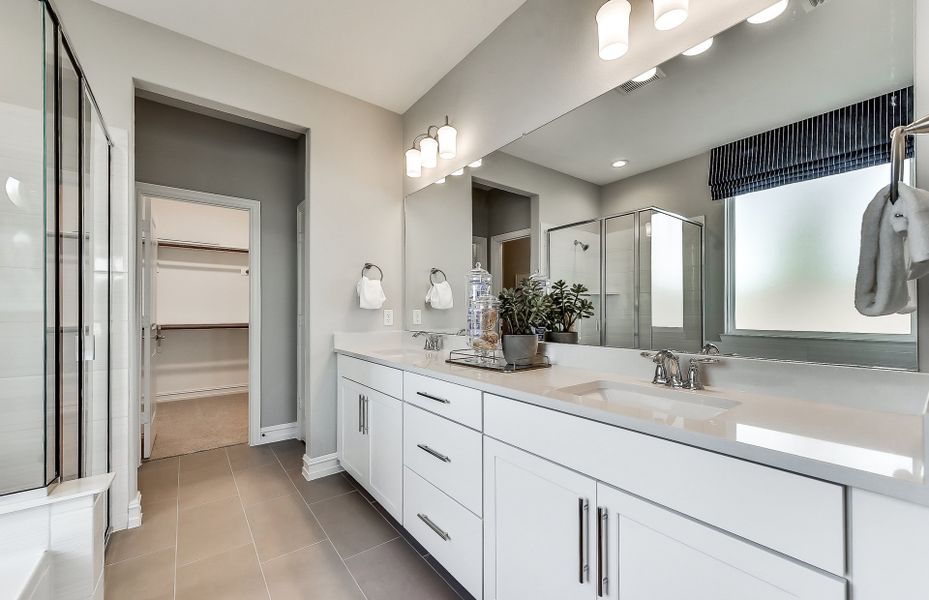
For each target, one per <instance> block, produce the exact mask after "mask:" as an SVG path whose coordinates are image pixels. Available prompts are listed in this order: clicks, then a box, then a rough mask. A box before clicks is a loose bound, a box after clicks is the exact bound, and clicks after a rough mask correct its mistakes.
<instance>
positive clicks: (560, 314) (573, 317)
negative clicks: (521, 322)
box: [545, 279, 594, 344]
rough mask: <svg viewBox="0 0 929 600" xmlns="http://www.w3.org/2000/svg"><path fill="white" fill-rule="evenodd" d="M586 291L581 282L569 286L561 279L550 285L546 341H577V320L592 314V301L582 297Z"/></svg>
mask: <svg viewBox="0 0 929 600" xmlns="http://www.w3.org/2000/svg"><path fill="white" fill-rule="evenodd" d="M588 291H589V290H588V289H587V286H585V285H583V284H581V283H575V284H574V285H572V286H571V287H570V288H569V287H568V284H567V283H565V282H564V280H561V279H559V280H558V281H556V282H555V283H554V284H553V285H552V291H551V292H550V293H549V295H548V298H549V302H548V315H547V319H546V321H547V323H548V333H546V335H545V339H546V340H547V341H549V342H555V343H559V344H576V343H577V341H578V333H577V325H578V322H579V321H581V319H588V318H590V317H592V316H593V314H594V303H593V302H591V301H590V299H589V298H585V297H584V296H585V294H587V292H588Z"/></svg>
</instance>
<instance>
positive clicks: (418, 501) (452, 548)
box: [403, 469, 483, 600]
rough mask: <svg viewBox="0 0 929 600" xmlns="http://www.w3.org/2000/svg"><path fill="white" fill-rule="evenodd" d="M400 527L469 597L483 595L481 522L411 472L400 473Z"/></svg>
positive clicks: (408, 470)
mask: <svg viewBox="0 0 929 600" xmlns="http://www.w3.org/2000/svg"><path fill="white" fill-rule="evenodd" d="M403 486H404V491H403V526H404V527H405V528H406V530H407V531H409V532H410V533H411V534H412V535H413V537H415V538H416V540H417V541H419V543H420V544H422V545H423V547H424V548H426V550H427V551H428V552H429V554H431V555H432V556H434V557H435V559H436V560H437V561H439V563H440V564H441V565H442V566H443V567H445V568H446V569H447V570H448V572H449V573H451V574H452V576H453V577H454V578H455V579H457V580H458V582H459V583H460V584H461V585H463V586H464V588H465V589H466V590H468V592H470V593H471V595H472V596H474V597H475V598H477V600H480V599H481V597H482V595H483V533H482V522H481V520H480V519H479V518H477V517H475V516H474V515H473V514H471V512H470V511H468V510H467V509H466V508H464V507H463V506H461V505H460V504H458V503H457V502H455V501H454V500H452V499H451V498H449V497H448V496H446V495H445V494H444V493H442V492H441V491H440V490H439V489H438V488H436V487H435V486H433V485H432V484H430V483H429V482H428V481H426V480H425V479H423V478H422V477H420V476H419V475H417V474H416V473H414V472H413V471H411V470H410V469H404V470H403Z"/></svg>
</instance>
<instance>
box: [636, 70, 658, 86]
mask: <svg viewBox="0 0 929 600" xmlns="http://www.w3.org/2000/svg"><path fill="white" fill-rule="evenodd" d="M657 74H658V67H652V68H651V69H649V70H648V71H645V72H644V73H642V74H641V75H639V76H637V77H633V78H632V81H634V82H636V83H642V82H643V81H648V80H649V79H651V78H653V77H654V76H655V75H657Z"/></svg>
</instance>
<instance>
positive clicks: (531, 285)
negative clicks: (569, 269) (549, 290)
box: [500, 277, 550, 365]
mask: <svg viewBox="0 0 929 600" xmlns="http://www.w3.org/2000/svg"><path fill="white" fill-rule="evenodd" d="M549 303H550V300H549V297H548V295H547V294H546V293H545V283H544V281H542V280H540V279H537V278H532V277H530V278H529V279H524V280H523V281H522V283H520V284H519V285H518V286H516V287H515V288H508V289H505V290H503V291H502V292H500V319H501V322H502V324H503V358H504V359H505V360H506V362H507V363H509V364H511V365H512V364H519V363H521V362H526V361H527V360H529V359H531V358H532V357H533V356H535V355H536V354H538V352H539V338H538V336H537V334H536V328H537V327H538V326H540V325H544V324H545V323H546V320H547V315H548V311H549Z"/></svg>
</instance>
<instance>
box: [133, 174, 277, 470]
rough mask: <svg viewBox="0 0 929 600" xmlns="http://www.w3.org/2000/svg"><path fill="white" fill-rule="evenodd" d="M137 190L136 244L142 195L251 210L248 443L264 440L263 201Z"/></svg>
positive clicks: (137, 334) (152, 187)
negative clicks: (262, 347)
mask: <svg viewBox="0 0 929 600" xmlns="http://www.w3.org/2000/svg"><path fill="white" fill-rule="evenodd" d="M135 190H136V198H135V202H136V220H135V229H136V244H138V243H139V240H141V232H140V230H139V228H140V224H141V222H140V220H139V218H138V215H139V214H140V212H139V208H140V207H141V206H142V198H143V197H146V196H148V197H155V198H164V199H167V200H179V201H182V202H193V203H196V204H208V205H211V206H220V207H223V208H234V209H239V210H247V211H248V217H249V218H248V273H249V278H248V288H249V291H248V296H249V301H248V444H249V446H255V445H257V444H259V443H260V442H261V204H260V203H259V202H258V201H257V200H252V199H249V198H237V197H234V196H223V195H220V194H210V193H208V192H199V191H196V190H187V189H182V188H174V187H169V186H163V185H156V184H153V183H145V182H139V181H137V182H136V184H135ZM140 258H141V257H140V256H139V253H138V251H137V252H136V256H135V259H134V263H135V264H134V265H133V273H134V274H135V278H136V281H137V282H138V281H139V280H140V275H141V272H140V268H141V263H140ZM139 294H140V290H139V286H138V284H136V286H135V289H134V290H133V295H135V296H137V297H136V298H134V299H133V300H132V301H131V302H130V306H132V310H133V322H134V323H135V326H134V327H133V329H132V339H131V340H130V344H132V346H131V347H132V348H135V349H138V348H139V346H140V345H141V341H142V340H141V330H140V326H141V325H140V324H141V320H140V316H141V315H140V301H141V298H139V297H138V295H139ZM139 358H140V362H139V364H137V365H135V366H134V367H133V368H132V370H131V371H130V377H131V378H132V383H134V388H133V389H135V390H139V369H140V368H141V366H142V365H141V358H142V357H141V356H140V357H139ZM140 400H141V398H137V399H136V401H135V403H134V404H135V406H136V408H138V406H139V403H138V401H140ZM133 412H134V414H133V415H131V418H132V419H134V421H135V424H136V426H137V427H136V431H138V432H139V435H136V436H134V440H133V444H138V443H139V441H140V439H141V438H140V436H141V423H140V422H139V419H140V411H139V410H134V411H133ZM140 454H141V453H140Z"/></svg>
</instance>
